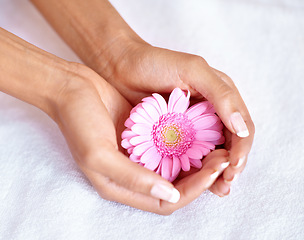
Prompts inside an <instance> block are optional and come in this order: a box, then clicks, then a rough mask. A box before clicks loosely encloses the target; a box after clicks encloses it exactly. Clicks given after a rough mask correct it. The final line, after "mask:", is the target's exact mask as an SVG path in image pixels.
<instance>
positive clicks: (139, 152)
mask: <svg viewBox="0 0 304 240" xmlns="http://www.w3.org/2000/svg"><path fill="white" fill-rule="evenodd" d="M152 146H153V142H144V143H142V144H140V145H137V146H136V147H135V148H134V150H133V154H134V155H136V156H141V155H142V154H143V153H144V152H145V151H147V150H148V149H149V148H150V147H152Z"/></svg>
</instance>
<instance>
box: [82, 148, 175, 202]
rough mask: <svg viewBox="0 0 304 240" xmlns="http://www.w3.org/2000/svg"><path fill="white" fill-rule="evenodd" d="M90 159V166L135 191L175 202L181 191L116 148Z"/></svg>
mask: <svg viewBox="0 0 304 240" xmlns="http://www.w3.org/2000/svg"><path fill="white" fill-rule="evenodd" d="M91 158H92V159H91V160H90V162H91V163H90V164H88V165H87V166H89V168H90V169H91V170H93V171H95V172H98V173H100V174H102V175H103V176H106V177H108V178H109V179H111V180H112V181H114V182H115V183H116V184H118V185H120V186H122V187H124V188H126V189H128V190H130V191H133V192H138V193H142V194H146V195H148V196H151V197H154V198H157V199H162V200H166V201H169V202H172V203H175V202H177V201H178V200H179V198H180V193H179V192H178V191H177V190H176V189H175V188H174V186H173V185H172V183H170V182H168V181H167V180H165V179H164V178H162V177H161V176H160V175H158V174H156V173H155V172H153V171H151V170H148V169H146V168H144V167H142V166H140V165H138V164H136V163H133V162H131V160H130V159H128V158H127V157H126V156H124V155H123V154H122V153H120V152H118V151H117V150H116V149H114V148H112V149H111V148H110V149H109V148H106V149H103V150H100V151H99V153H98V155H96V152H95V153H94V154H93V156H92V157H91Z"/></svg>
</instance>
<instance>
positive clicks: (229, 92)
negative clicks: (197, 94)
mask: <svg viewBox="0 0 304 240" xmlns="http://www.w3.org/2000/svg"><path fill="white" fill-rule="evenodd" d="M217 92H218V93H219V97H220V99H221V102H222V103H224V104H229V103H231V102H232V101H233V100H234V97H235V93H234V91H233V89H232V88H231V87H229V86H228V85H227V84H226V83H225V82H222V83H220V84H219V85H218V88H217Z"/></svg>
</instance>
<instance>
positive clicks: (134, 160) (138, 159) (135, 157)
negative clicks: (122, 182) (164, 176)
mask: <svg viewBox="0 0 304 240" xmlns="http://www.w3.org/2000/svg"><path fill="white" fill-rule="evenodd" d="M129 158H130V159H131V160H132V161H133V162H140V157H138V156H135V155H134V154H131V155H130V157H129Z"/></svg>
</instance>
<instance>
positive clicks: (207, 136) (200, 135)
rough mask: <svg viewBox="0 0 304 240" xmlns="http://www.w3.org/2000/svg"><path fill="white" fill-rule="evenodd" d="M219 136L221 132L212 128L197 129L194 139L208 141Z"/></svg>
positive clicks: (214, 139)
mask: <svg viewBox="0 0 304 240" xmlns="http://www.w3.org/2000/svg"><path fill="white" fill-rule="evenodd" d="M221 136H222V134H221V133H220V132H217V131H213V130H201V131H197V132H196V134H195V138H196V140H199V141H208V142H212V141H216V140H218V139H220V138H221Z"/></svg>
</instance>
